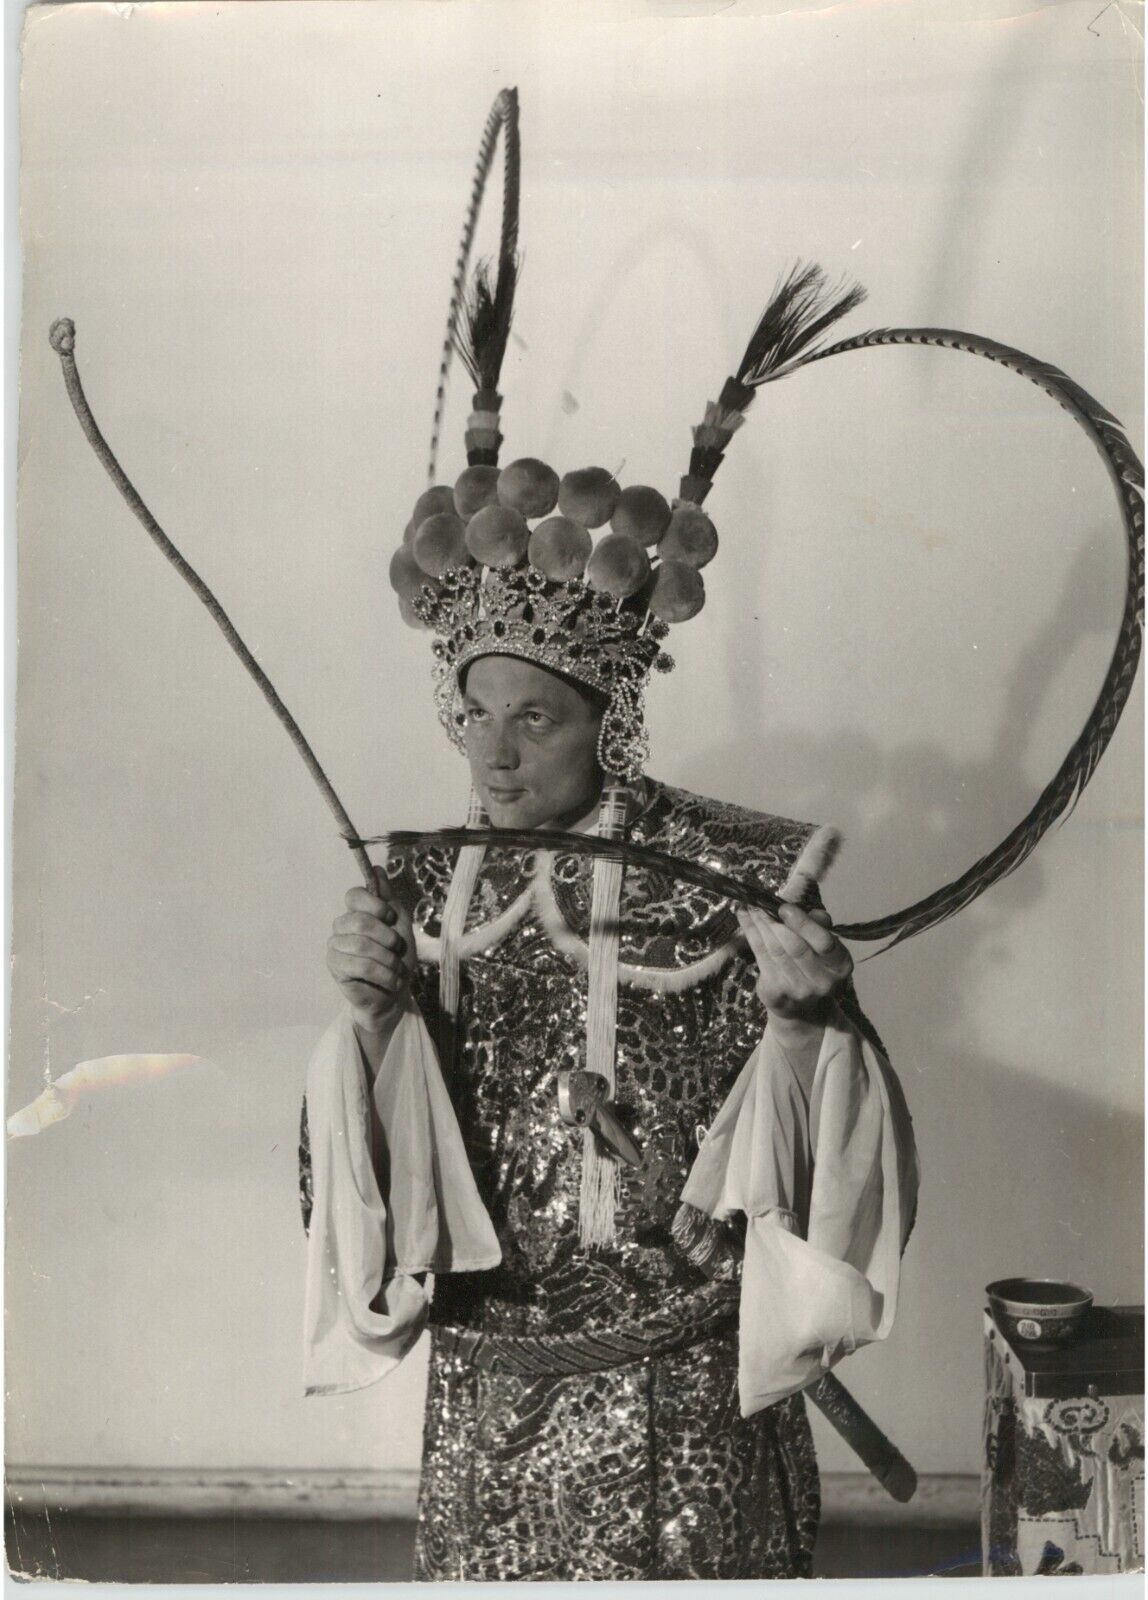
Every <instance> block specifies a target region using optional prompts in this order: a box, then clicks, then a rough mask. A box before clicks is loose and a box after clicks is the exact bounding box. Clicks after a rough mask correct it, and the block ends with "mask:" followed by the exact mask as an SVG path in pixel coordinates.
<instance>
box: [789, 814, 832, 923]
mask: <svg viewBox="0 0 1148 1600" xmlns="http://www.w3.org/2000/svg"><path fill="white" fill-rule="evenodd" d="M840 849H841V835H840V834H839V833H838V831H837V829H836V828H814V830H813V832H812V833H811V834H810V835H809V838H808V839H806V841H805V843H804V845H803V846H802V847H801V854H800V855H799V856H798V858H797V860H796V861H795V862H794V863H793V867H792V869H791V870H790V874H789V877H788V878H786V880H785V885H784V887H783V889H782V891H781V898H782V899H783V900H788V901H790V902H792V903H793V904H794V905H803V904H804V903H805V901H806V900H808V899H810V898H811V896H812V891H813V890H814V889H815V888H816V886H817V885H818V884H819V883H820V882H821V880H822V878H824V876H825V874H826V873H827V872H828V871H829V869H830V867H831V866H832V865H833V863H834V862H835V861H836V859H837V852H838V851H839V850H840Z"/></svg>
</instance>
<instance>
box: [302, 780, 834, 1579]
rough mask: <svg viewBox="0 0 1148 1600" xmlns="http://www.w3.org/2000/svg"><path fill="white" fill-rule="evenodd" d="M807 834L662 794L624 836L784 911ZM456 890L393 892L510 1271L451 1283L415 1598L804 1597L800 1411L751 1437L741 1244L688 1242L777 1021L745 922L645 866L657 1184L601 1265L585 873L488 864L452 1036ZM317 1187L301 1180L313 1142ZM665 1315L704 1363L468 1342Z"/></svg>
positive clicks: (439, 1292) (645, 981)
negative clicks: (529, 1356)
mask: <svg viewBox="0 0 1148 1600" xmlns="http://www.w3.org/2000/svg"><path fill="white" fill-rule="evenodd" d="M809 831H810V830H809V828H808V827H806V826H805V825H803V824H800V823H794V822H788V821H785V820H784V819H778V818H773V817H766V816H761V815H759V814H757V813H753V812H749V811H746V810H743V809H741V808H739V807H734V806H728V805H723V804H720V803H718V802H715V801H711V800H704V799H701V798H699V797H696V796H693V795H688V794H686V793H684V792H682V791H679V790H674V789H670V788H668V787H666V786H663V785H659V784H655V783H652V782H649V781H647V783H646V785H645V788H644V790H643V792H642V794H641V797H640V801H639V804H638V806H637V814H636V815H635V816H634V817H633V819H632V822H631V831H630V836H631V837H632V838H633V839H634V840H635V842H637V843H640V844H646V845H650V846H653V847H654V848H656V849H661V850H664V851H669V852H673V853H675V854H679V855H682V856H686V857H690V858H692V859H695V860H704V861H707V862H709V863H710V864H712V865H713V866H715V867H716V868H717V869H718V870H720V871H725V872H728V873H731V874H734V875H736V876H738V877H741V878H745V879H749V880H751V881H756V882H759V883H762V884H764V885H768V886H770V887H772V888H774V889H778V888H780V887H781V885H782V884H783V882H784V880H785V878H786V876H787V875H788V872H789V869H790V867H791V866H792V863H793V861H794V860H795V858H796V856H797V854H798V852H799V850H800V848H801V845H802V844H803V843H804V841H805V839H806V837H807V836H808V833H809ZM452 867H453V855H452V854H451V853H449V852H446V851H443V850H436V849H429V850H425V849H424V850H420V851H418V852H417V853H415V854H414V855H413V856H412V857H410V858H407V859H403V858H398V857H396V858H393V859H392V860H391V862H390V863H389V865H388V870H389V873H390V875H391V878H392V883H393V886H394V888H395V891H396V892H397V894H398V895H399V896H400V897H401V898H402V899H403V901H404V902H405V903H406V905H407V906H408V907H409V909H410V911H411V913H412V917H413V919H414V923H415V927H416V934H417V938H418V942H419V948H420V956H421V958H422V959H421V962H420V967H419V972H418V975H417V979H416V983H415V992H416V997H417V999H418V1002H419V1005H420V1008H421V1009H422V1010H423V1014H424V1016H425V1017H426V1020H427V1023H428V1026H429V1028H430V1030H431V1034H432V1036H434V1037H436V1038H438V1039H439V1040H440V1041H441V1042H440V1057H441V1060H442V1063H443V1070H444V1075H445V1077H446V1080H447V1085H448V1088H449V1090H450V1092H451V1096H452V1099H453V1101H454V1104H455V1108H456V1111H457V1114H458V1120H459V1124H460V1126H461V1128H462V1131H463V1138H464V1141H465V1144H466V1148H467V1155H468V1157H469V1160H470V1164H471V1168H472V1170H473V1172H474V1175H475V1178H476V1181H477V1184H478V1189H479V1193H480V1195H481V1198H482V1201H483V1204H484V1205H485V1206H486V1208H487V1210H488V1211H489V1214H490V1217H491V1219H492V1221H493V1223H494V1227H495V1230H496V1232H497V1235H498V1240H499V1244H500V1246H501V1250H502V1262H501V1264H500V1265H499V1266H498V1267H496V1268H494V1269H493V1270H491V1271H487V1272H481V1273H460V1274H457V1275H446V1276H441V1277H440V1278H439V1279H438V1280H437V1281H436V1284H435V1294H434V1301H433V1304H432V1307H431V1322H432V1345H431V1369H430V1382H429V1391H428V1398H427V1409H426V1424H425V1441H424V1455H423V1473H422V1485H421V1491H420V1502H419V1533H418V1545H417V1553H416V1575H417V1576H419V1577H421V1578H430V1579H442V1580H456V1581H462V1580H466V1581H493V1580H499V1579H501V1580H505V1581H510V1580H526V1579H535V1580H542V1579H547V1580H561V1579H571V1578H595V1579H609V1578H614V1579H619V1578H635V1579H639V1578H641V1579H654V1578H674V1577H681V1578H686V1577H699V1578H732V1577H740V1578H754V1577H793V1576H807V1575H808V1573H809V1569H810V1562H811V1556H812V1546H813V1539H814V1534H815V1530H816V1523H817V1515H818V1503H819V1500H818V1481H817V1469H816V1462H815V1458H814V1454H813V1448H812V1442H811V1438H810V1434H809V1428H808V1423H807V1420H806V1417H805V1411H804V1402H803V1401H802V1400H801V1399H800V1397H795V1398H792V1399H789V1400H786V1401H784V1402H782V1403H780V1404H778V1405H774V1406H770V1407H768V1408H767V1409H766V1410H764V1411H762V1412H759V1413H758V1414H756V1415H755V1416H753V1417H750V1418H742V1417H741V1415H740V1412H739V1406H738V1398H737V1350H736V1340H735V1338H734V1337H733V1336H732V1334H731V1333H729V1332H724V1331H719V1332H717V1333H715V1332H712V1331H706V1330H709V1329H710V1328H711V1327H712V1324H713V1322H714V1313H715V1312H716V1311H717V1310H718V1309H719V1307H720V1305H721V1304H722V1303H726V1304H728V1303H729V1300H730V1292H731V1277H734V1276H735V1274H736V1265H735V1263H736V1237H735V1236H734V1234H733V1230H732V1229H731V1228H730V1227H729V1226H728V1225H727V1224H723V1223H717V1222H713V1221H711V1220H710V1219H709V1218H706V1217H703V1216H701V1215H700V1214H699V1216H698V1219H697V1225H698V1226H697V1231H698V1232H699V1234H700V1235H701V1237H699V1238H697V1239H695V1240H693V1241H692V1242H691V1246H690V1250H689V1258H687V1256H686V1255H685V1254H684V1253H683V1251H682V1249H680V1248H679V1247H678V1246H676V1245H675V1244H674V1242H673V1239H672V1237H671V1233H670V1225H671V1223H672V1221H673V1217H674V1213H675V1211H676V1210H677V1206H678V1199H679V1196H680V1192H681V1187H682V1184H683V1182H684V1180H685V1177H686V1174H687V1172H688V1170H689V1168H690V1165H691V1164H692V1162H693V1159H694V1157H695V1155H696V1153H697V1149H698V1141H699V1137H700V1136H703V1135H704V1131H705V1129H706V1128H707V1127H708V1126H709V1124H710V1123H711V1122H712V1120H713V1118H714V1116H715V1115H716V1113H717V1111H718V1109H719V1107H720V1106H721V1104H722V1102H723V1100H724V1099H725V1097H726V1095H727V1094H728V1093H729V1090H730V1088H731V1087H732V1085H733V1082H734V1080H735V1078H736V1077H737V1074H738V1072H739V1071H740V1069H741V1068H742V1066H743V1065H744V1064H745V1062H746V1060H747V1059H748V1057H749V1056H750V1054H751V1053H752V1051H753V1049H754V1048H755V1046H756V1045H757V1043H758V1041H759V1040H760V1038H761V1035H762V1030H763V1028H764V1025H765V1021H766V1018H765V1012H764V1008H763V1007H762V1005H761V1002H760V1000H759V999H758V996H757V992H756V967H755V965H754V963H753V960H752V956H751V955H750V953H749V952H748V950H747V949H746V947H745V946H744V944H743V943H741V942H740V941H739V939H738V928H737V923H736V920H735V916H734V912H733V909H732V907H731V906H730V904H729V903H728V902H726V901H722V900H719V899H718V898H716V897H715V896H713V895H711V894H708V893H707V892H705V891H703V890H700V889H694V888H686V887H684V886H682V885H681V884H679V883H677V882H675V881H673V880H671V879H669V878H667V877H664V876H663V875H660V874H657V873H653V872H649V871H647V870H644V869H642V870H636V869H627V872H626V876H625V881H624V886H623V897H622V930H621V951H620V959H621V969H620V970H621V976H622V981H621V983H620V985H619V994H618V1030H617V1039H618V1045H617V1062H616V1073H617V1091H616V1109H617V1111H618V1114H619V1117H620V1118H621V1119H622V1120H623V1121H624V1122H625V1123H626V1125H627V1126H628V1127H629V1128H630V1130H631V1131H632V1133H633V1134H634V1136H635V1137H636V1139H637V1140H638V1142H639V1144H640V1145H641V1147H642V1149H643V1150H644V1151H647V1152H651V1151H652V1152H654V1153H656V1154H657V1155H658V1156H659V1157H660V1158H661V1161H660V1176H659V1181H658V1182H656V1183H651V1182H650V1181H645V1182H643V1181H642V1180H641V1179H640V1178H638V1177H636V1176H635V1174H634V1172H633V1171H632V1169H629V1168H624V1169H623V1170H622V1172H621V1174H620V1179H621V1181H620V1183H619V1187H618V1210H617V1242H616V1244H615V1245H613V1246H611V1247H609V1248H606V1249H601V1250H595V1251H594V1252H592V1253H590V1254H587V1253H586V1252H584V1251H583V1250H581V1249H580V1248H579V1245H578V1206H579V1193H580V1184H581V1150H582V1134H581V1132H580V1130H576V1129H573V1128H570V1127H568V1126H566V1125H565V1124H564V1123H563V1122H562V1121H561V1120H560V1118H559V1116H558V1108H557V1096H556V1074H557V1072H558V1071H559V1070H560V1069H561V1068H563V1067H577V1066H579V1065H580V1064H582V1062H583V1060H584V1051H585V1028H586V970H585V959H584V950H585V941H586V939H587V937H588V930H589V920H590V899H591V871H592V868H591V863H590V862H589V861H588V860H587V859H586V858H585V857H579V856H569V857H562V856H558V857H556V858H554V859H553V860H550V859H549V858H545V857H540V858H538V859H535V853H534V852H528V851H490V852H488V854H487V856H486V859H485V861H484V863H483V866H482V870H481V874H480V877H479V880H478V883H477V886H476V889H475V892H474V895H473V897H472V899H471V903H470V909H469V912H468V917H467V923H466V932H465V935H464V941H463V945H462V946H461V953H462V956H463V959H462V962H461V978H460V1004H459V1011H458V1019H457V1023H456V1024H455V1026H454V1027H453V1029H452V1030H447V1029H446V1028H445V1027H444V1024H443V1020H442V1018H441V1016H440V1015H439V1008H438V969H437V965H436V964H435V960H436V944H437V939H438V936H439V933H440V931H441V920H442V912H443V906H444V902H445V898H446V891H447V888H448V885H449V882H450V877H451V871H452ZM487 929H489V930H491V931H490V933H489V935H488V934H487V933H486V932H484V930H487ZM303 1165H304V1183H305V1182H306V1129H305V1127H304V1163H303ZM304 1204H305V1205H306V1196H305V1197H304ZM731 1246H732V1247H733V1248H731ZM717 1247H720V1248H717ZM715 1262H716V1263H718V1264H719V1265H718V1266H717V1269H716V1276H715V1275H714V1267H713V1263H715ZM695 1263H704V1264H706V1265H707V1266H708V1267H709V1274H708V1275H707V1272H706V1271H703V1270H702V1267H701V1266H700V1265H696V1264H695ZM733 1287H736V1283H734V1284H733ZM644 1319H645V1320H647V1321H648V1320H650V1319H654V1320H657V1319H662V1320H663V1321H671V1322H673V1323H675V1324H677V1325H678V1326H683V1327H689V1326H695V1327H696V1328H698V1329H699V1331H700V1333H701V1336H700V1337H699V1340H698V1342H696V1343H693V1344H692V1345H691V1346H690V1348H688V1349H685V1350H680V1351H675V1352H673V1353H666V1354H659V1355H653V1356H649V1357H646V1358H644V1359H638V1360H634V1359H625V1360H623V1361H622V1363H621V1364H619V1365H617V1366H615V1367H612V1368H611V1369H609V1370H606V1371H595V1372H574V1373H572V1374H571V1375H570V1376H564V1377H554V1376H542V1377H528V1376H521V1375H518V1374H516V1373H514V1372H510V1371H505V1370H497V1369H495V1370H490V1369H485V1368H483V1367H481V1366H479V1365H478V1364H476V1363H475V1362H474V1361H472V1360H470V1359H468V1358H467V1356H466V1355H465V1354H464V1353H461V1352H460V1351H459V1350H458V1348H457V1345H455V1346H453V1347H452V1345H451V1339H450V1336H449V1330H461V1331H467V1332H470V1333H475V1334H477V1333H481V1334H484V1335H489V1336H491V1338H492V1339H494V1340H497V1339H498V1338H500V1337H507V1336H510V1337H511V1338H518V1339H522V1338H529V1337H541V1338H544V1339H545V1338H547V1337H550V1336H561V1335H563V1334H566V1335H573V1334H585V1333H590V1334H594V1333H595V1332H600V1333H601V1334H602V1336H603V1337H604V1338H608V1337H609V1334H610V1330H611V1329H617V1328H618V1327H619V1326H620V1325H641V1324H642V1323H643V1320H644ZM439 1329H441V1330H444V1331H443V1332H442V1333H438V1332H437V1331H436V1330H439Z"/></svg>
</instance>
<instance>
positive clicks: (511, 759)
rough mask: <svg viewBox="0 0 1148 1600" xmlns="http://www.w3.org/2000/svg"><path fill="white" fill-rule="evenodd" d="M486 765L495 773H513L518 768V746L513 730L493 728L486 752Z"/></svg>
mask: <svg viewBox="0 0 1148 1600" xmlns="http://www.w3.org/2000/svg"><path fill="white" fill-rule="evenodd" d="M486 764H487V766H488V767H490V768H491V770H492V771H495V772H513V771H514V770H515V768H516V767H517V766H518V744H517V741H516V740H515V737H514V732H513V729H511V728H499V727H495V728H493V729H492V730H491V735H490V743H489V745H488V746H487V751H486Z"/></svg>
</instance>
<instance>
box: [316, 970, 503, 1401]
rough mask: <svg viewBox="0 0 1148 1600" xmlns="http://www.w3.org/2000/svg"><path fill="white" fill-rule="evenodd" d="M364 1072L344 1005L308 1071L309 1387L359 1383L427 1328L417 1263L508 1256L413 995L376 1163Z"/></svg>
mask: <svg viewBox="0 0 1148 1600" xmlns="http://www.w3.org/2000/svg"><path fill="white" fill-rule="evenodd" d="M365 1069H366V1064H365V1062H364V1060H363V1056H362V1051H361V1048H360V1045H359V1042H358V1039H357V1038H356V1036H355V1030H354V1025H353V1024H352V1022H351V1019H350V1016H349V1015H347V1014H346V1013H344V1014H343V1015H342V1016H340V1017H339V1018H338V1019H337V1020H336V1021H335V1022H334V1023H332V1025H331V1027H330V1028H328V1030H327V1032H326V1033H325V1034H324V1035H323V1037H322V1039H321V1040H320V1041H319V1043H318V1045H317V1046H316V1048H315V1053H314V1055H313V1056H312V1058H311V1061H310V1064H309V1066H308V1069H307V1089H306V1099H307V1123H308V1128H309V1132H310V1144H311V1172H312V1191H313V1209H312V1213H311V1225H310V1231H309V1234H308V1240H307V1279H306V1295H305V1303H304V1314H303V1320H304V1333H303V1344H304V1354H303V1382H304V1388H305V1391H306V1393H307V1394H344V1393H346V1392H347V1391H348V1390H352V1389H362V1388H365V1387H366V1386H367V1385H368V1384H371V1383H375V1382H377V1380H378V1379H379V1378H382V1377H385V1376H386V1374H387V1373H388V1372H390V1371H392V1370H393V1369H394V1368H395V1367H396V1366H397V1365H398V1363H399V1362H400V1361H401V1360H402V1358H403V1357H404V1356H405V1355H406V1354H407V1352H408V1351H409V1350H410V1348H411V1346H412V1345H413V1344H414V1343H415V1341H416V1339H417V1338H418V1336H419V1334H420V1333H421V1332H422V1330H423V1328H424V1326H425V1324H426V1315H427V1306H428V1304H429V1298H428V1295H427V1291H426V1289H425V1288H424V1287H423V1285H422V1284H421V1283H420V1282H419V1280H418V1278H417V1277H416V1276H414V1275H415V1274H416V1273H425V1272H475V1271H481V1270H483V1269H484V1268H487V1267H494V1266H497V1265H498V1262H499V1261H500V1260H501V1252H500V1250H499V1246H498V1240H497V1238H496V1237H495V1233H494V1228H493V1225H492V1224H491V1221H490V1218H489V1216H488V1215H487V1213H486V1210H485V1208H484V1206H483V1204H482V1201H481V1200H480V1198H479V1195H478V1190H477V1189H476V1187H475V1183H474V1178H473V1176H472V1175H471V1171H470V1166H469V1164H468V1162H467V1159H466V1151H465V1149H464V1147H463V1143H462V1135H461V1134H460V1132H459V1128H458V1122H457V1119H456V1118H455V1114H454V1108H453V1107H452V1105H451V1103H450V1097H449V1095H448V1094H447V1091H446V1085H445V1084H444V1083H443V1079H442V1073H441V1071H440V1069H439V1064H438V1058H437V1056H436V1054H435V1050H434V1046H433V1044H432V1043H431V1039H430V1035H429V1034H428V1032H427V1029H426V1025H425V1023H424V1022H423V1019H422V1015H421V1013H420V1012H419V1010H418V1007H417V1006H416V1005H415V1004H414V1002H413V1001H408V1004H407V1006H406V1009H405V1010H404V1012H403V1015H402V1017H401V1018H400V1020H399V1022H398V1024H397V1026H396V1028H395V1031H394V1033H393V1035H392V1036H391V1039H390V1042H389V1044H388V1045H387V1049H386V1052H385V1054H384V1056H383V1060H382V1063H381V1065H380V1067H379V1071H378V1074H377V1075H376V1078H375V1083H374V1089H373V1099H374V1104H375V1112H376V1115H377V1118H378V1123H379V1127H380V1128H381V1130H382V1139H381V1148H379V1149H377V1150H376V1152H375V1159H374V1160H373V1159H372V1150H371V1143H372V1140H371V1116H370V1106H369V1105H368V1101H367V1075H366V1070H365ZM376 1163H377V1164H376ZM373 1306H375V1307H378V1309H372V1307H373Z"/></svg>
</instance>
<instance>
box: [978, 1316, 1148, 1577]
mask: <svg viewBox="0 0 1148 1600" xmlns="http://www.w3.org/2000/svg"><path fill="white" fill-rule="evenodd" d="M1000 1341H1001V1335H1000V1334H999V1333H998V1334H997V1335H996V1338H995V1340H990V1339H988V1338H986V1340H985V1377H986V1381H987V1394H986V1400H985V1468H984V1473H983V1476H982V1480H981V1484H982V1505H981V1519H982V1539H983V1545H984V1569H985V1572H986V1573H987V1574H989V1575H991V1576H993V1577H1022V1576H1023V1577H1030V1576H1041V1577H1052V1576H1058V1577H1059V1576H1065V1575H1070V1574H1078V1573H1111V1572H1141V1571H1143V1568H1144V1398H1143V1396H1142V1395H1095V1396H1086V1395H1081V1396H1080V1397H1079V1398H1073V1399H1058V1400H1050V1399H1047V1398H1039V1397H1030V1396H1027V1395H1024V1394H1023V1393H1021V1392H1020V1390H1019V1386H1018V1384H1017V1382H1016V1380H1015V1378H1014V1376H1013V1374H1012V1372H1011V1371H1010V1369H1009V1367H1008V1365H1007V1364H1006V1362H1005V1361H1004V1360H1003V1359H1002V1357H1001V1352H1000Z"/></svg>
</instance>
